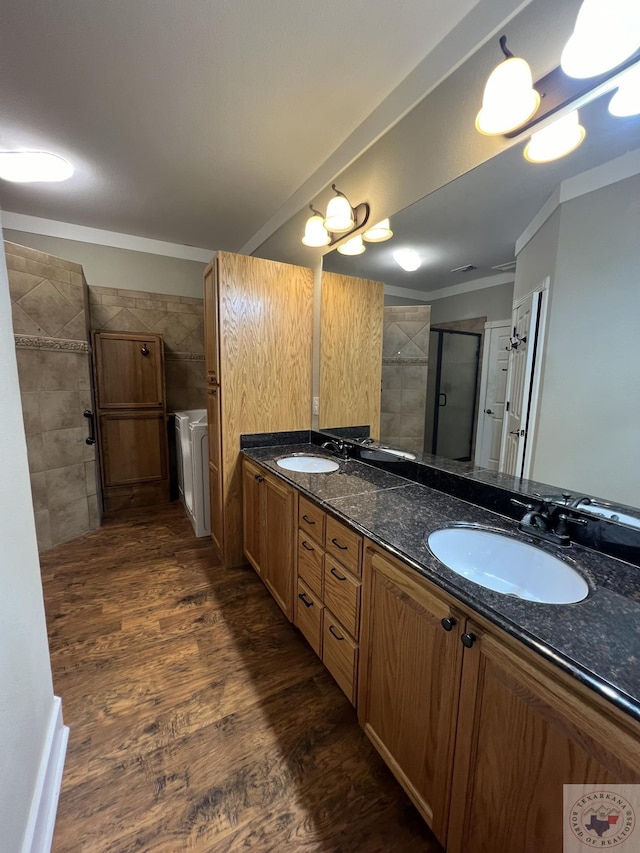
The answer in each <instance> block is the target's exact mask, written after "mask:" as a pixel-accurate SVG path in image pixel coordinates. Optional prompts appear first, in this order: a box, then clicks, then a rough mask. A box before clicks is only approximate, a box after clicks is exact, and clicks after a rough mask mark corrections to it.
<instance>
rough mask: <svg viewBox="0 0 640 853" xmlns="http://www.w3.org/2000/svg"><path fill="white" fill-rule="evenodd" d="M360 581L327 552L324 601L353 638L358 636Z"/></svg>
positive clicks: (355, 638) (356, 639)
mask: <svg viewBox="0 0 640 853" xmlns="http://www.w3.org/2000/svg"><path fill="white" fill-rule="evenodd" d="M360 588H361V584H360V581H358V580H356V579H355V578H354V577H353V575H351V574H350V573H349V572H348V571H347V570H346V569H345V568H344V567H343V566H341V565H340V563H338V562H337V561H336V560H334V559H333V558H332V557H330V556H329V555H328V554H327V556H326V557H325V558H324V603H325V604H326V606H327V607H328V608H329V610H331V612H332V613H333V614H334V615H335V617H336V619H338V620H339V621H340V622H341V623H342V624H343V625H344V627H345V628H346V629H347V631H348V632H349V633H350V634H351V636H352V637H353V639H354V640H355V641H356V642H357V641H358V637H359V636H360Z"/></svg>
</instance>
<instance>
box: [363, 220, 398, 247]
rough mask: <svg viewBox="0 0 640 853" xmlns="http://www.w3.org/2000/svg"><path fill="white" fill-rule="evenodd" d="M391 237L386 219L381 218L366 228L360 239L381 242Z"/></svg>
mask: <svg viewBox="0 0 640 853" xmlns="http://www.w3.org/2000/svg"><path fill="white" fill-rule="evenodd" d="M391 237H393V231H392V230H391V224H390V222H389V220H388V219H382V220H381V221H380V222H377V223H376V224H375V225H372V226H371V228H367V230H366V231H365V232H364V234H363V235H362V239H363V240H366V241H367V243H383V242H384V241H385V240H390V239H391Z"/></svg>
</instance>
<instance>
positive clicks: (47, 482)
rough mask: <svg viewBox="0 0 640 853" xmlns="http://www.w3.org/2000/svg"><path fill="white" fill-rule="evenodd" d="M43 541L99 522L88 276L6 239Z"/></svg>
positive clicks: (84, 530) (37, 517) (45, 543)
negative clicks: (88, 412)
mask: <svg viewBox="0 0 640 853" xmlns="http://www.w3.org/2000/svg"><path fill="white" fill-rule="evenodd" d="M5 249H6V261H7V267H8V274H9V287H10V294H11V309H12V315H13V328H14V334H15V341H16V348H17V349H16V359H17V365H18V373H19V376H20V392H21V399H22V411H23V418H24V429H25V433H26V437H27V452H28V456H29V471H30V476H31V492H32V496H33V508H34V512H35V522H36V531H37V536H38V546H39V548H40V550H45V549H47V548H50V547H52V546H53V545H57V544H58V543H59V542H64V541H66V540H68V539H72V538H74V537H76V536H81V535H83V534H84V533H88V532H89V531H90V530H94V529H96V528H97V527H98V526H99V524H100V518H99V509H98V497H97V492H98V487H97V464H96V454H95V448H94V446H92V445H87V444H86V443H85V438H86V437H87V435H88V424H87V421H86V419H85V418H84V417H83V411H84V410H85V409H93V403H92V394H91V367H90V350H89V345H88V342H87V338H88V333H87V326H88V319H87V313H88V312H87V307H88V303H87V297H86V283H85V281H84V277H83V275H82V267H80V266H79V265H78V264H74V263H71V262H69V261H64V260H61V259H60V258H55V257H53V256H51V255H44V254H43V253H41V252H38V251H36V250H34V249H29V248H25V247H23V246H17V245H16V244H15V243H10V242H7V243H6V244H5Z"/></svg>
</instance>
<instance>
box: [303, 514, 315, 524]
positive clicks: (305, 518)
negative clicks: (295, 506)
mask: <svg viewBox="0 0 640 853" xmlns="http://www.w3.org/2000/svg"><path fill="white" fill-rule="evenodd" d="M302 518H303V521H306V522H307V524H315V521H312V520H311V519H310V518H307V516H306V515H303V516H302Z"/></svg>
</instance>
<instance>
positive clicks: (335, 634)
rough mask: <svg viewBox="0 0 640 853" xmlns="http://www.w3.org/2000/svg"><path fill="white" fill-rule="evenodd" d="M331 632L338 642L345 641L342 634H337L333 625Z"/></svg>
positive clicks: (330, 628)
mask: <svg viewBox="0 0 640 853" xmlns="http://www.w3.org/2000/svg"><path fill="white" fill-rule="evenodd" d="M329 630H330V631H331V633H332V634H333V636H334V637H335V638H336V640H341V641H342V640H344V637H341V636H340V634H337V633H336V629H335V628H334V627H333V625H329Z"/></svg>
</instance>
